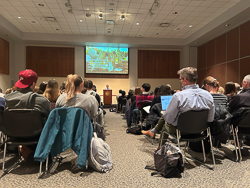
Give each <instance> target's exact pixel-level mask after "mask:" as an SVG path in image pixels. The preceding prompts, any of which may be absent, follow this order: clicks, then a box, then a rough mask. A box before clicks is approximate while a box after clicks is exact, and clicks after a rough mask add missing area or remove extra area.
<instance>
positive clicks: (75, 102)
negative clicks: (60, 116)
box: [56, 74, 98, 119]
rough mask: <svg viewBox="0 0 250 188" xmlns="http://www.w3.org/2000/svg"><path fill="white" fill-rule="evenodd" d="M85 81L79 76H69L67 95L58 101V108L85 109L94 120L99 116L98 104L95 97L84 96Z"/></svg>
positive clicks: (64, 94)
mask: <svg viewBox="0 0 250 188" xmlns="http://www.w3.org/2000/svg"><path fill="white" fill-rule="evenodd" d="M82 90H83V79H82V78H81V77H80V76H79V75H77V74H74V75H72V74H69V75H68V76H67V82H66V85H65V93H63V94H61V95H60V97H58V99H57V101H56V108H59V107H76V108H82V109H84V110H85V111H86V112H87V114H88V115H89V117H90V119H93V118H95V117H96V116H97V114H98V103H97V101H96V99H95V97H94V96H92V95H85V94H82V93H81V92H82Z"/></svg>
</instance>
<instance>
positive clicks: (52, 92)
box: [43, 79, 61, 103]
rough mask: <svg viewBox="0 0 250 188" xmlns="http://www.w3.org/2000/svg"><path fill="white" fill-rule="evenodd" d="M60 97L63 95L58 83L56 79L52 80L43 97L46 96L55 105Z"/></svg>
mask: <svg viewBox="0 0 250 188" xmlns="http://www.w3.org/2000/svg"><path fill="white" fill-rule="evenodd" d="M60 95H61V93H60V90H59V88H58V83H57V81H56V80H55V79H50V80H49V82H48V84H47V86H46V89H45V91H44V93H43V96H45V97H46V98H47V99H48V100H49V101H50V102H54V103H55V102H56V100H57V98H58V97H59V96H60Z"/></svg>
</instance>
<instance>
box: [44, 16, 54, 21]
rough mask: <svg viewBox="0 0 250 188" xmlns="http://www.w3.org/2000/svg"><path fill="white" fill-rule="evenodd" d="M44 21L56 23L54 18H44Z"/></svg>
mask: <svg viewBox="0 0 250 188" xmlns="http://www.w3.org/2000/svg"><path fill="white" fill-rule="evenodd" d="M45 19H46V20H47V21H48V22H56V18H55V17H45Z"/></svg>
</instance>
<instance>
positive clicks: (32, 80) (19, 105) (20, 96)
mask: <svg viewBox="0 0 250 188" xmlns="http://www.w3.org/2000/svg"><path fill="white" fill-rule="evenodd" d="M37 78H38V77H37V74H36V72H34V71H33V70H31V69H26V70H23V71H21V72H20V73H19V80H18V81H17V82H16V84H15V86H16V87H17V90H14V91H13V92H11V93H10V94H8V95H5V110H8V109H34V110H37V111H39V112H41V113H42V114H43V115H44V118H45V119H46V118H47V117H48V115H49V113H50V102H49V100H48V99H47V98H46V97H44V96H43V95H41V94H37V93H34V92H33V89H34V88H35V86H36V81H37ZM35 147H36V146H33V147H32V146H31V147H29V149H31V151H32V150H35ZM24 148H26V147H22V149H21V150H20V152H21V154H22V155H23V157H24V158H26V157H27V154H25V152H24V150H25V149H24ZM26 149H27V148H26ZM27 150H28V149H27Z"/></svg>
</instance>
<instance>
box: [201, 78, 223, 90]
mask: <svg viewBox="0 0 250 188" xmlns="http://www.w3.org/2000/svg"><path fill="white" fill-rule="evenodd" d="M203 85H204V86H206V85H210V86H212V87H214V88H217V87H220V83H219V82H218V81H217V80H216V79H215V78H214V77H212V76H207V77H206V78H205V79H204V80H203Z"/></svg>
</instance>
